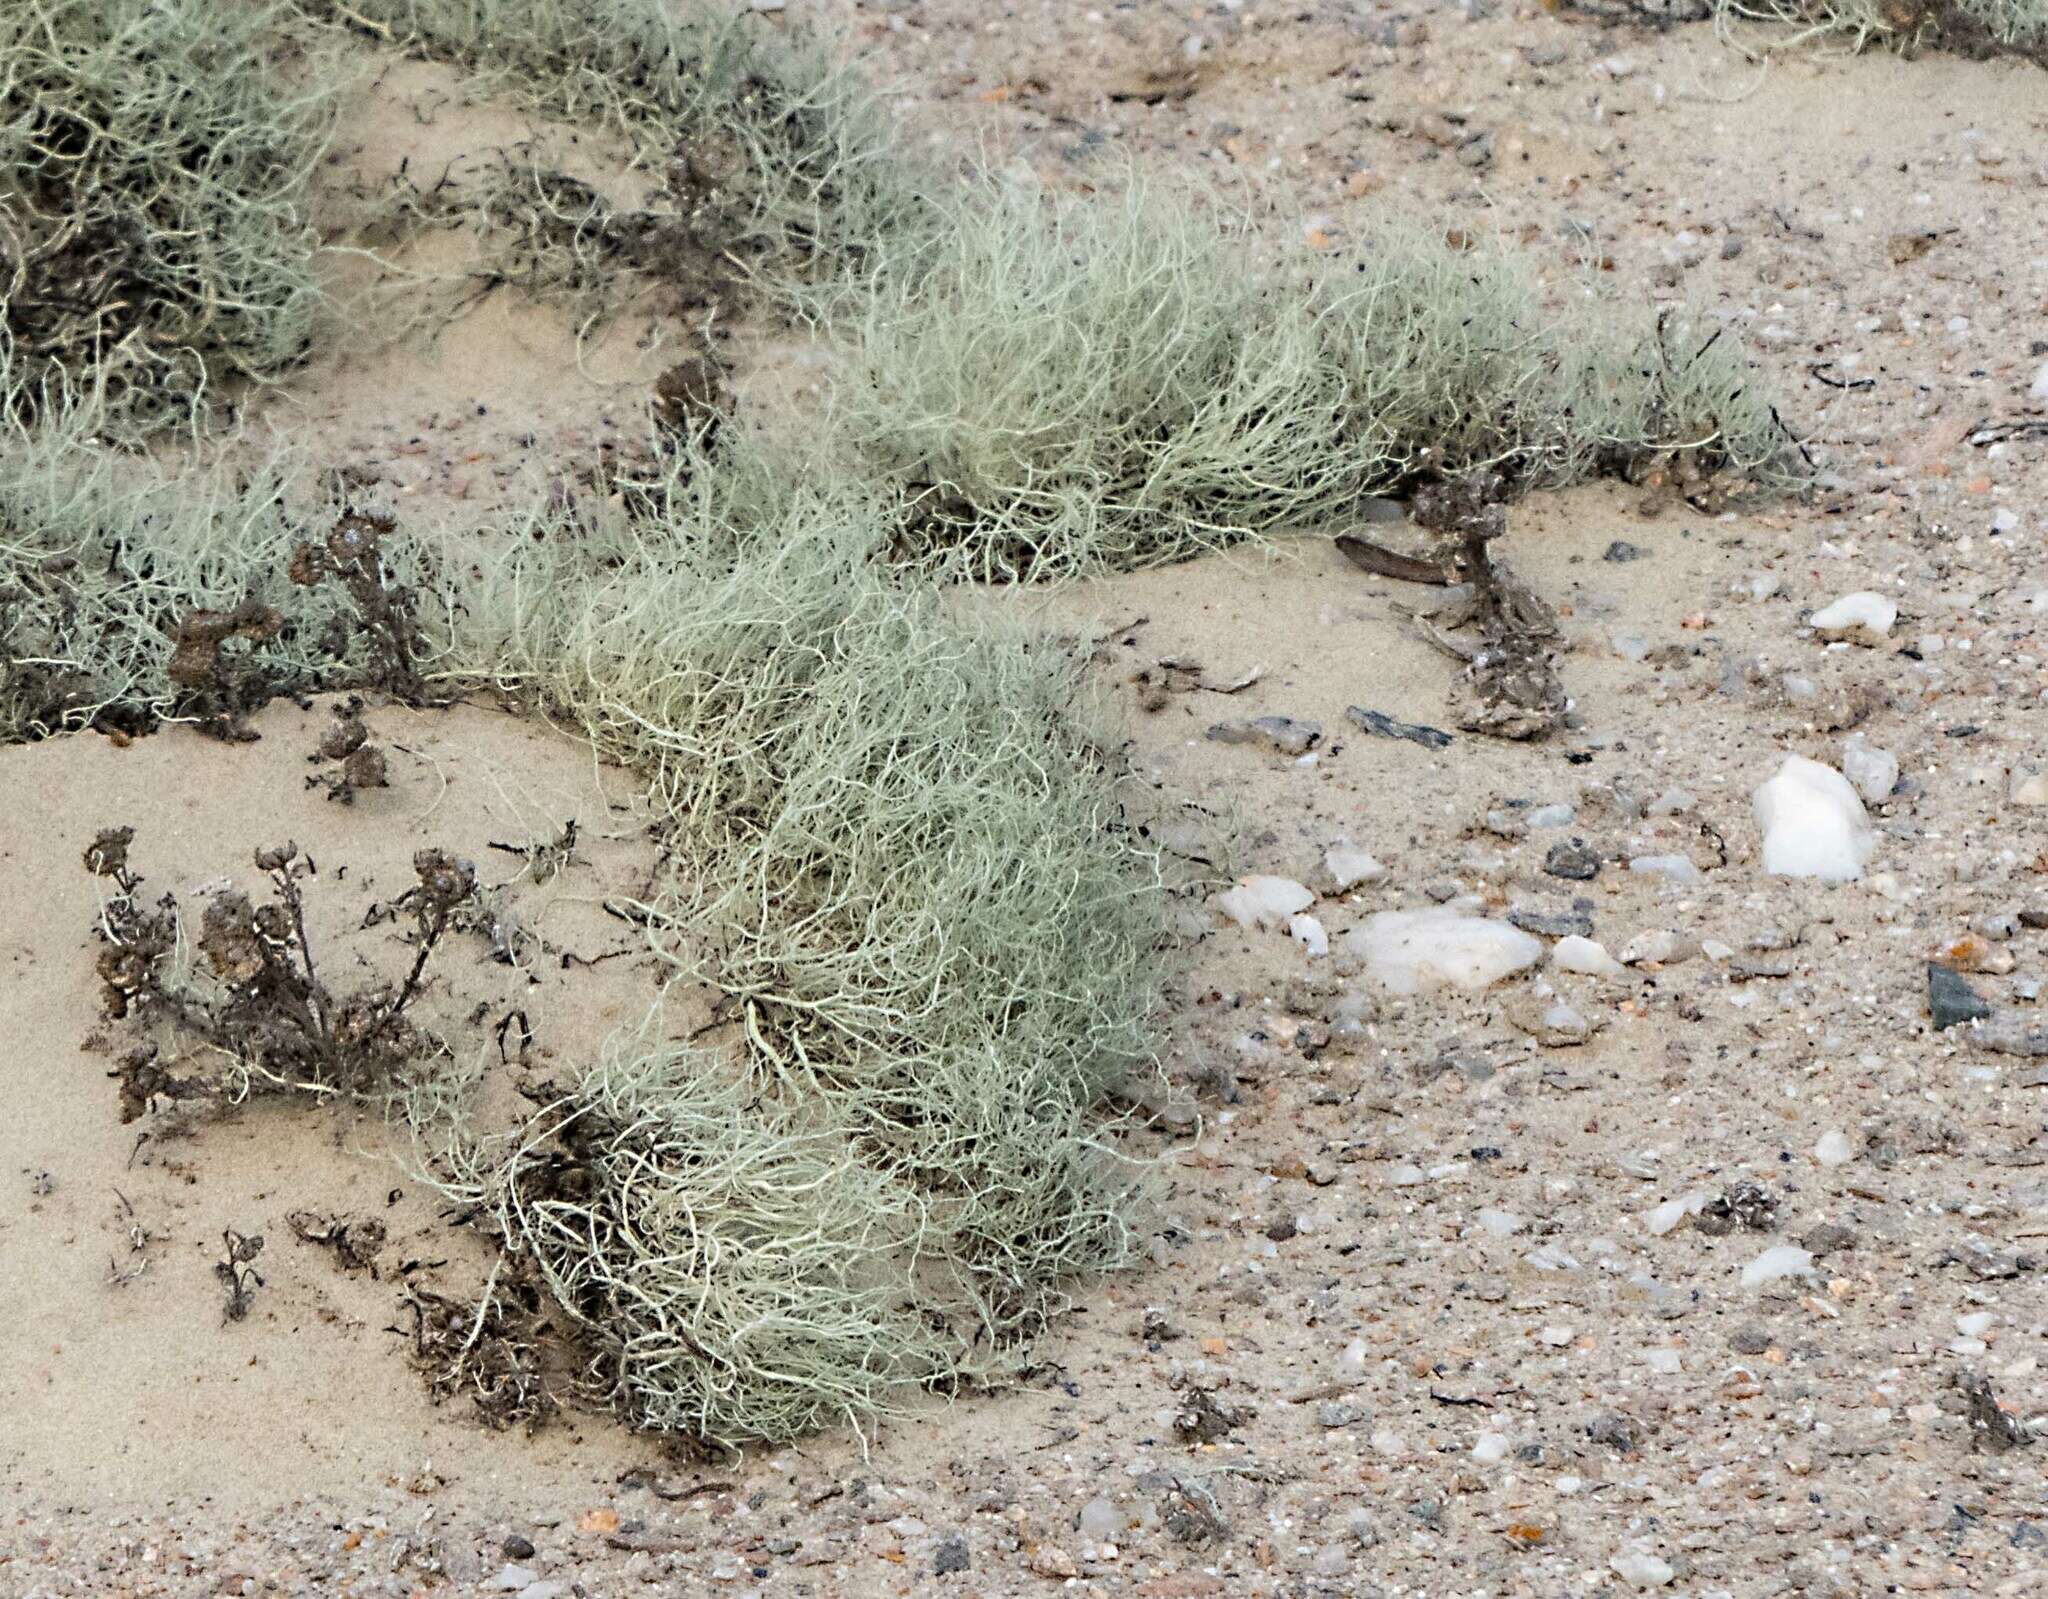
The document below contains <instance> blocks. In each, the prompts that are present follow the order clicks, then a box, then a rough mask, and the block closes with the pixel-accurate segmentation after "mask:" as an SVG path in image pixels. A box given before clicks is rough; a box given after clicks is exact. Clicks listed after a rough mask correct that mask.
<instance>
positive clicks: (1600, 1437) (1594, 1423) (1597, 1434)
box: [1586, 1414, 1636, 1455]
mask: <svg viewBox="0 0 2048 1599" xmlns="http://www.w3.org/2000/svg"><path fill="white" fill-rule="evenodd" d="M1586 1437H1587V1438H1588V1439H1589V1440H1590V1441H1592V1442H1593V1443H1596V1444H1599V1445H1601V1446H1602V1447H1603V1448H1607V1449H1612V1450H1613V1451H1614V1452H1615V1453H1616V1454H1617V1455H1628V1454H1633V1453H1635V1448H1636V1429H1635V1425H1634V1423H1632V1422H1631V1421H1630V1420H1629V1419H1628V1417H1626V1416H1616V1415H1612V1414H1610V1415H1604V1416H1595V1417H1594V1418H1593V1419H1592V1420H1591V1421H1590V1422H1588V1423H1587V1424H1586Z"/></svg>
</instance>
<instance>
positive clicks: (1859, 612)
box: [1808, 589, 1899, 645]
mask: <svg viewBox="0 0 2048 1599" xmlns="http://www.w3.org/2000/svg"><path fill="white" fill-rule="evenodd" d="M1898 619H1899V608H1898V606H1897V605H1895V604H1894V603H1893V602H1892V601H1890V600H1888V599H1886V598H1885V596H1884V595H1882V594H1877V593H1874V592H1872V591H1871V590H1869V589H1859V590H1858V591H1857V592H1856V593H1854V594H1844V595H1843V596H1842V597H1841V598H1840V599H1839V600H1836V601H1835V603H1834V604H1832V605H1829V606H1826V607H1824V608H1823V609H1821V610H1818V611H1815V612H1814V613H1813V615H1812V616H1811V617H1810V618H1809V619H1808V620H1809V621H1810V623H1811V625H1812V627H1813V630H1814V632H1816V633H1818V634H1819V635H1820V636H1821V637H1822V638H1824V639H1830V640H1842V641H1845V642H1847V643H1851V644H1864V645H1876V644H1882V643H1883V642H1884V641H1885V637H1886V635H1887V634H1889V633H1890V632H1891V630H1892V624H1893V623H1894V622H1896V621H1897V620H1898Z"/></svg>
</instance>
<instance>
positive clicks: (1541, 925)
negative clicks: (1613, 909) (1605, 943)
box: [1508, 905, 1593, 941]
mask: <svg viewBox="0 0 2048 1599" xmlns="http://www.w3.org/2000/svg"><path fill="white" fill-rule="evenodd" d="M1508 920H1509V922H1511V923H1512V924H1513V925H1515V926H1516V927H1519V928H1520V929H1521V930H1522V931H1523V932H1525V933H1540V934H1541V935H1542V936H1543V937H1545V938H1577V939H1580V940H1584V941H1590V940H1591V939H1592V937H1593V918H1592V917H1591V916H1589V915H1587V914H1586V913H1585V912H1584V911H1547V910H1542V909H1540V908H1538V907H1536V906H1533V905H1517V906H1514V907H1513V908H1511V909H1510V910H1509V911H1508Z"/></svg>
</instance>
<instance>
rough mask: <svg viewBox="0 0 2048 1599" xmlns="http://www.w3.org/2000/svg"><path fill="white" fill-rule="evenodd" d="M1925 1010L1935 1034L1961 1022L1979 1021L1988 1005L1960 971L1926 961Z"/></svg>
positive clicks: (1988, 1009)
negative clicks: (1929, 1015)
mask: <svg viewBox="0 0 2048 1599" xmlns="http://www.w3.org/2000/svg"><path fill="white" fill-rule="evenodd" d="M1927 1009H1928V1010H1929V1012H1930V1013H1932V1015H1933V1017H1934V1030H1935V1031H1936V1032H1937V1033H1939V1032H1943V1031H1945V1030H1946V1029H1948V1028H1951V1027H1956V1026H1960V1025H1961V1024H1962V1023H1964V1022H1974V1021H1981V1020H1982V1019H1983V1018H1984V1017H1986V1016H1989V1015H1990V1014H1991V1007H1990V1005H1989V1004H1987V1003H1986V1002H1985V1001H1984V999H1983V998H1982V997H1981V996H1980V995H1979V994H1978V993H1977V991H1976V990H1975V989H1974V988H1972V987H1971V986H1970V985H1969V984H1968V983H1967V982H1965V981H1964V980H1963V977H1962V974H1961V973H1960V972H1958V971H1956V969H1955V968H1954V967H1952V966H1944V965H1943V964H1942V963H1941V962H1940V961H1929V962H1928V963H1927Z"/></svg>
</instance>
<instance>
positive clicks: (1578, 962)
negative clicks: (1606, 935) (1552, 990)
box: [1550, 934, 1625, 977]
mask: <svg viewBox="0 0 2048 1599" xmlns="http://www.w3.org/2000/svg"><path fill="white" fill-rule="evenodd" d="M1550 962H1551V964H1552V965H1553V966H1556V967H1558V968H1559V969H1560V970H1562V971H1567V972H1579V973H1582V974H1583V975H1585V976H1588V977H1620V976H1622V975H1623V973H1624V971H1625V968H1624V967H1623V965H1622V963H1621V962H1620V961H1618V960H1616V959H1615V958H1614V957H1613V956H1612V955H1610V954H1608V953H1607V951H1606V950H1605V949H1603V948H1601V946H1600V945H1598V944H1596V943H1594V942H1593V940H1592V939H1590V938H1581V937H1579V936H1578V935H1576V934H1573V935H1571V936H1569V937H1566V938H1561V939H1559V940H1558V941H1557V943H1555V944H1553V945H1552V946H1551V949H1550Z"/></svg>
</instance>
